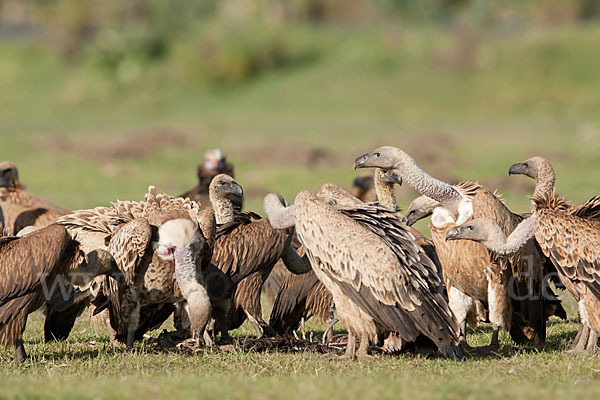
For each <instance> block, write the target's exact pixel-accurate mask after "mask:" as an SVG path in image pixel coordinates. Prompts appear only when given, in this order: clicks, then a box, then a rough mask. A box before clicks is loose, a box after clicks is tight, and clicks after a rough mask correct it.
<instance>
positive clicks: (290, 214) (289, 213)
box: [263, 193, 296, 229]
mask: <svg viewBox="0 0 600 400" xmlns="http://www.w3.org/2000/svg"><path fill="white" fill-rule="evenodd" d="M263 210H264V212H265V215H266V216H267V219H268V220H269V223H270V224H271V226H272V227H273V228H275V229H287V228H289V227H292V226H294V225H295V224H296V215H295V214H294V205H291V206H288V204H287V202H286V201H285V199H284V198H283V197H282V196H281V195H279V194H277V193H269V194H268V195H266V196H265V198H264V200H263Z"/></svg>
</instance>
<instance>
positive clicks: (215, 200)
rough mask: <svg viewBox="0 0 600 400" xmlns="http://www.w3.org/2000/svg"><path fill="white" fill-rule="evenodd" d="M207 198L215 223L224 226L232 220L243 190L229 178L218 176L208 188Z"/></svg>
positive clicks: (222, 175)
mask: <svg viewBox="0 0 600 400" xmlns="http://www.w3.org/2000/svg"><path fill="white" fill-rule="evenodd" d="M208 196H209V198H210V202H211V204H212V206H213V208H214V210H215V213H216V216H217V223H219V224H224V223H227V222H230V220H231V219H232V218H233V214H234V211H235V209H236V205H237V204H239V205H241V204H242V202H243V199H244V190H243V189H242V187H241V186H240V184H239V183H237V182H236V181H235V180H234V179H233V178H232V177H231V176H229V175H226V174H219V175H217V176H215V177H214V178H213V179H212V181H211V182H210V185H209V187H208Z"/></svg>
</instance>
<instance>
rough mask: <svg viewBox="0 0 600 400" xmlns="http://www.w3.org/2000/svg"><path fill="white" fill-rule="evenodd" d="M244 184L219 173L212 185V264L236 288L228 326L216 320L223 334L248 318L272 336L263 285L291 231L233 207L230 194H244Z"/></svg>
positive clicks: (288, 240)
mask: <svg viewBox="0 0 600 400" xmlns="http://www.w3.org/2000/svg"><path fill="white" fill-rule="evenodd" d="M241 194H242V189H241V186H240V185H239V184H238V183H237V182H235V181H234V180H233V178H231V177H229V176H227V175H218V176H216V177H215V178H213V181H212V183H211V185H210V198H211V202H212V205H213V208H214V210H215V215H216V217H217V223H218V224H219V228H218V230H217V238H216V241H215V247H214V252H213V258H212V264H214V265H215V266H216V267H217V268H218V269H219V270H221V271H222V272H224V273H225V274H226V275H227V276H229V277H230V278H231V279H232V280H233V282H234V287H233V289H232V292H231V305H230V309H229V313H228V320H227V323H226V326H223V323H222V322H220V321H218V320H217V324H218V325H219V330H220V331H221V334H222V335H227V330H229V329H235V328H237V327H239V326H240V325H241V324H242V323H243V322H244V320H245V319H246V318H248V319H249V320H250V322H251V324H252V326H253V327H254V329H255V331H256V333H257V335H258V336H262V335H263V334H268V335H272V334H273V331H272V329H271V328H270V327H269V325H268V324H267V323H266V322H265V321H264V320H263V317H262V308H261V304H260V292H261V287H262V285H263V283H264V282H265V280H266V279H267V277H268V276H269V274H270V272H271V270H272V269H273V266H274V265H275V263H276V262H277V261H278V260H279V259H280V258H281V257H282V255H283V253H284V250H286V248H288V247H290V242H291V230H276V229H273V227H272V226H271V225H270V224H269V221H268V220H267V219H261V218H260V217H259V216H258V215H256V214H253V213H238V212H235V211H234V209H233V204H232V201H231V195H237V196H241Z"/></svg>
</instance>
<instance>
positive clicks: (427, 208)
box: [402, 196, 440, 226]
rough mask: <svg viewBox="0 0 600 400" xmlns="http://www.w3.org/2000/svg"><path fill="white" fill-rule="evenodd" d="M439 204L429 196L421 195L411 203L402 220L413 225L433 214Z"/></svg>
mask: <svg viewBox="0 0 600 400" xmlns="http://www.w3.org/2000/svg"><path fill="white" fill-rule="evenodd" d="M439 205H440V203H438V202H437V201H435V200H433V199H431V198H429V197H427V196H419V197H417V198H416V199H414V200H413V201H412V203H410V206H409V207H408V210H406V215H405V216H404V218H403V219H402V222H403V223H405V224H406V225H408V226H413V225H414V224H415V223H416V222H417V221H420V220H422V219H423V218H427V217H429V216H430V215H431V214H433V210H435V208H436V207H438V206H439Z"/></svg>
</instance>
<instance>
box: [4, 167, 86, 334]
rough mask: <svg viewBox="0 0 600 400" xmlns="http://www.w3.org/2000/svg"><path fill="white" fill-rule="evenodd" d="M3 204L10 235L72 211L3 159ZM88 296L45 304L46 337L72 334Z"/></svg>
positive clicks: (41, 224)
mask: <svg viewBox="0 0 600 400" xmlns="http://www.w3.org/2000/svg"><path fill="white" fill-rule="evenodd" d="M0 206H2V208H3V209H4V214H5V216H4V218H5V223H4V225H5V233H6V234H7V235H17V234H22V233H21V232H22V231H23V230H24V229H25V228H27V227H31V226H33V227H36V228H43V227H45V226H48V225H50V224H51V223H53V222H55V221H56V219H57V218H58V217H60V216H62V215H65V214H68V213H70V212H71V211H70V210H67V209H65V208H61V207H58V206H55V205H54V204H52V203H50V202H48V201H46V200H44V199H42V198H40V197H37V196H35V195H33V194H31V193H29V192H28V191H27V190H25V187H24V186H23V185H22V184H21V183H20V182H19V171H18V170H17V167H16V166H15V165H14V164H13V163H11V162H9V161H3V162H1V163H0ZM85 300H86V299H85V298H84V299H82V301H79V302H77V303H75V304H73V305H72V306H71V307H68V308H67V309H65V310H62V311H61V312H57V311H56V310H55V309H54V308H52V307H51V306H50V305H46V307H45V310H44V311H45V314H46V321H45V323H44V338H45V339H46V341H51V340H55V339H57V340H63V339H66V338H67V337H68V336H69V333H70V332H71V329H72V328H73V325H74V324H75V320H76V319H77V317H78V316H79V315H81V313H82V312H83V310H84V308H85V307H86V305H87V302H86V301H85Z"/></svg>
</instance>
